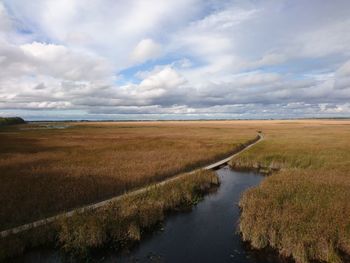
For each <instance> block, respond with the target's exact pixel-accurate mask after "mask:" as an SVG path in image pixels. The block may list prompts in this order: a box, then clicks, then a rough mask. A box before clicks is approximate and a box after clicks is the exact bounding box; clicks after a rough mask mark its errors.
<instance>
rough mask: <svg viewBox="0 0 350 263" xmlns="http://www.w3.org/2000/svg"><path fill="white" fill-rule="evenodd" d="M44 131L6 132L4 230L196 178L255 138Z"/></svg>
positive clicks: (218, 131) (200, 130)
mask: <svg viewBox="0 0 350 263" xmlns="http://www.w3.org/2000/svg"><path fill="white" fill-rule="evenodd" d="M43 125H45V124H43V123H28V124H26V125H25V128H26V129H23V126H16V127H15V126H11V127H9V126H7V127H1V128H0V182H1V183H0V201H1V206H0V230H4V229H7V228H10V227H14V226H17V225H20V224H24V223H28V222H31V221H34V220H37V219H41V218H44V217H48V216H51V215H55V214H57V213H59V212H64V211H67V210H70V209H73V208H75V207H79V206H83V205H86V204H90V203H95V202H98V201H101V200H104V199H107V198H110V197H112V196H115V195H119V194H122V193H124V192H126V191H129V190H131V189H135V188H139V187H142V186H145V185H148V184H150V183H153V182H157V181H161V180H163V179H165V178H167V177H171V176H173V175H175V174H178V173H181V172H186V171H189V170H192V169H194V168H197V167H200V166H202V165H204V164H208V163H210V162H212V161H215V160H217V159H221V158H223V157H226V156H227V155H228V154H230V153H231V152H232V151H233V150H234V149H236V147H238V146H239V145H240V144H241V143H244V142H245V141H247V140H249V139H252V138H254V137H255V135H256V131H255V130H254V129H245V130H241V129H240V127H238V126H236V125H234V124H227V123H223V122H136V123H69V124H62V123H61V124H59V125H60V126H62V125H64V126H69V127H68V128H66V129H42V126H43ZM50 125H51V126H52V125H54V124H50Z"/></svg>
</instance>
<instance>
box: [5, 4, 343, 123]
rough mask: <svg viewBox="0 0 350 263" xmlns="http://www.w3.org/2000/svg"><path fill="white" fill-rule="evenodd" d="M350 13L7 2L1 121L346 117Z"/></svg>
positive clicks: (291, 7) (284, 7) (325, 7)
mask: <svg viewBox="0 0 350 263" xmlns="http://www.w3.org/2000/svg"><path fill="white" fill-rule="evenodd" d="M349 9H350V3H349V2H348V1H345V0H339V1H336V2H332V3H328V2H322V3H320V2H319V1H316V0H310V1H302V0H296V1H293V2H290V1H286V0H283V1H278V2H276V1H222V2H215V1H214V2H213V1H201V0H169V1H161V2H159V1H155V0H150V1H143V0H132V1H127V2H125V1H121V0H117V1H111V0H102V1H80V0H69V1H68V0H63V1H54V0H36V1H31V2H30V3H29V2H28V3H27V2H25V1H23V0H11V1H10V0H3V1H2V2H0V67H1V71H0V109H1V113H3V114H11V113H12V114H17V113H20V114H24V115H25V116H29V117H30V118H40V119H42V118H45V116H49V117H50V118H54V117H55V114H54V113H55V112H59V114H60V116H61V117H60V118H64V116H67V117H69V118H72V117H75V118H83V119H85V118H97V119H98V118H105V117H106V118H107V117H108V118H109V117H111V116H112V117H115V118H124V117H123V116H124V115H125V116H126V115H127V116H128V117H127V118H146V117H145V116H147V115H149V116H153V117H152V118H167V117H171V118H175V117H178V118H181V116H187V117H188V118H190V117H193V118H202V117H205V118H209V117H212V118H215V117H218V118H227V117H230V116H231V117H242V118H249V117H254V118H255V117H259V116H260V117H278V116H281V117H293V116H298V117H302V116H328V115H329V116H335V115H339V116H345V115H350V109H349V103H348V101H349V100H350V62H349V61H350V47H349V45H347V43H349V42H350V33H349V31H348V30H347V29H348V28H349V26H350V20H349V16H348V10H349ZM295 17H297V18H298V19H295ZM43 109H46V111H44V110H43ZM39 110H40V111H39ZM187 117H186V118H187ZM125 118H126V117H125Z"/></svg>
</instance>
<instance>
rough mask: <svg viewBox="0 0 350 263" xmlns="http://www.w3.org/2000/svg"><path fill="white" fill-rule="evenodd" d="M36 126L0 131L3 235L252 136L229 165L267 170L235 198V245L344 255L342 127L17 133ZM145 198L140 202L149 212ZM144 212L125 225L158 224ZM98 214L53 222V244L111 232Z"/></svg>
mask: <svg viewBox="0 0 350 263" xmlns="http://www.w3.org/2000/svg"><path fill="white" fill-rule="evenodd" d="M36 125H38V124H30V125H29V126H28V125H25V126H16V127H6V128H2V129H0V143H1V144H0V145H1V155H0V156H1V157H0V171H1V173H0V175H1V182H2V183H1V185H0V188H1V189H0V200H1V203H2V204H5V205H4V206H3V207H2V208H1V213H0V215H1V226H2V228H5V226H11V225H16V224H17V223H21V222H25V221H28V220H31V219H35V218H39V217H42V216H46V215H49V214H52V213H55V212H57V211H63V210H66V209H68V208H71V207H76V206H79V205H82V204H87V203H90V202H94V201H96V200H100V199H104V198H107V197H110V196H112V195H115V194H119V193H122V192H123V191H125V190H127V189H131V188H135V187H139V186H143V185H147V184H149V183H150V182H154V181H160V180H162V179H164V178H166V177H169V176H171V175H174V174H176V173H179V172H183V171H186V170H189V169H192V168H194V167H198V166H199V165H202V164H204V163H208V162H210V161H211V160H215V159H220V158H221V157H223V156H224V155H227V153H229V152H230V151H231V150H232V149H234V148H235V147H237V145H238V144H240V143H243V142H245V141H247V140H250V139H253V138H254V137H255V136H256V132H257V131H258V130H261V131H262V132H263V134H264V141H262V142H260V143H258V144H257V145H255V146H254V147H252V148H251V149H249V150H248V151H246V152H244V153H242V154H240V155H239V156H237V157H236V158H235V159H234V160H233V161H231V163H230V164H231V165H232V166H234V167H235V168H240V169H245V168H247V169H252V168H254V169H257V170H260V171H274V172H273V173H272V175H271V176H268V177H266V178H265V179H264V180H263V182H262V183H261V185H259V186H257V187H254V188H252V189H250V190H248V191H247V192H246V193H244V194H243V196H242V198H241V202H240V206H241V208H242V215H241V221H240V231H241V232H242V236H243V239H244V240H246V241H250V242H251V244H252V245H253V247H256V248H263V247H265V246H272V247H274V248H276V249H277V250H279V252H280V253H281V254H283V255H285V256H292V257H293V258H294V259H295V260H296V261H297V262H310V261H311V260H319V261H325V262H341V260H342V257H343V256H344V254H348V255H350V202H349V200H350V121H349V120H294V121H198V122H140V123H139V122H135V123H68V124H65V125H71V127H69V128H68V129H61V130H58V129H42V130H38V129H33V130H30V129H26V130H20V128H21V127H26V128H29V127H31V126H33V127H34V128H35V127H36ZM60 125H61V124H60ZM199 182H200V181H198V183H199ZM190 185H191V187H190V188H189V189H190V190H188V191H187V192H191V191H192V190H191V189H193V187H194V185H193V184H190ZM173 188H174V191H175V192H174V193H185V192H186V191H182V190H181V187H180V185H178V186H176V187H175V186H174V187H173ZM176 189H177V190H179V189H180V190H179V192H177V190H176ZM167 191H168V190H167ZM167 191H166V193H167ZM175 195H176V196H178V195H177V194H175ZM152 196H153V195H151V196H148V197H147V198H142V199H141V201H142V202H145V201H147V200H148V201H149V202H150V203H149V202H148V201H147V202H146V204H148V206H150V207H153V205H152V204H153V203H154V202H155V201H154V199H152V198H153V197H152ZM155 196H157V199H161V200H163V199H164V198H165V196H166V195H164V192H163V194H162V195H155ZM175 200H177V201H179V200H181V199H179V200H178V199H176V198H175ZM189 200H191V198H190V199H189ZM132 202H136V201H135V200H131V203H132ZM131 203H128V204H129V205H130V207H131ZM136 203H137V202H136ZM180 203H181V202H180ZM120 205H123V204H120ZM146 206H147V205H146ZM117 207H119V206H117ZM165 207H167V206H165ZM153 208H154V207H153ZM153 208H152V209H149V210H147V209H146V210H147V211H144V213H141V214H135V213H131V214H132V216H131V217H130V218H134V219H135V218H137V219H135V220H139V221H138V222H141V221H142V220H143V219H142V220H141V221H140V218H143V216H146V219H145V220H146V221H147V220H151V221H152V219H150V218H149V217H148V213H153V212H154V213H156V214H157V215H158V216H155V217H153V216H152V217H151V218H161V217H162V213H160V212H159V211H163V210H159V209H153ZM155 208H157V206H155ZM118 209H119V208H118ZM107 211H108V212H103V213H102V216H96V214H91V215H90V214H88V215H86V216H83V217H77V218H73V221H63V222H61V225H60V226H61V229H60V232H59V237H60V241H61V242H62V245H63V246H64V247H66V248H67V249H72V248H73V249H78V250H79V249H81V250H84V249H85V248H89V247H94V246H95V245H99V244H100V243H101V242H102V241H103V240H105V238H106V235H110V233H113V231H112V230H110V229H109V226H110V224H109V223H108V222H115V221H113V220H114V219H113V220H112V218H114V216H112V217H111V216H110V215H111V214H110V213H112V215H113V213H114V212H113V211H116V210H114V209H111V210H107ZM118 211H120V210H118ZM130 211H132V209H131V210H130ZM135 211H136V210H135ZM135 211H134V212H135ZM157 211H158V212H159V214H158V212H157ZM106 213H107V214H106ZM99 218H100V219H99ZM101 218H102V219H103V220H102V221H100V220H101ZM119 219H121V218H120V217H116V219H115V220H119ZM134 219H133V220H134ZM105 220H107V221H105ZM111 220H112V221H111ZM133 220H131V221H130V222H133ZM65 222H66V223H65ZM142 222H143V221H142ZM112 225H116V224H115V223H113V224H112ZM140 225H143V223H140ZM70 226H74V229H78V230H79V229H80V230H84V229H85V230H84V231H80V230H79V231H78V232H75V231H73V230H74V229H72V228H70ZM106 229H107V230H108V231H107V230H106ZM125 229H128V231H126V232H118V231H119V230H118V229H117V230H116V231H117V232H115V236H116V237H118V233H119V234H120V236H119V237H123V236H125V235H126V236H127V238H130V239H138V237H139V230H138V228H137V227H135V225H131V226H128V227H126V228H125ZM111 231H112V232H111ZM83 232H84V233H85V234H86V235H83V236H81V235H80V234H81V233H83ZM106 233H107V234H106ZM108 233H109V234H108ZM133 235H135V236H133ZM107 239H108V238H107ZM122 239H123V238H122ZM117 240H119V241H120V238H119V239H118V238H117ZM81 241H82V243H81Z"/></svg>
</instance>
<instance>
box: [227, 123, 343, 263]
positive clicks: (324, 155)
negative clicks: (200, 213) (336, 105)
mask: <svg viewBox="0 0 350 263" xmlns="http://www.w3.org/2000/svg"><path fill="white" fill-rule="evenodd" d="M261 129H262V130H263V131H264V134H265V140H264V141H263V142H261V143H259V144H258V145H256V146H255V147H253V148H252V149H250V150H249V151H248V152H245V153H243V154H241V155H239V156H238V157H237V158H235V159H234V160H233V161H232V162H231V166H233V167H235V168H241V169H246V168H254V169H258V170H262V171H267V172H271V171H275V172H274V173H272V175H271V176H269V177H267V178H266V179H265V180H264V181H263V182H262V184H261V185H260V186H258V187H255V188H253V189H250V190H248V191H247V192H246V193H245V194H244V195H243V196H242V199H241V201H240V206H241V208H242V215H241V221H240V230H241V232H242V236H243V239H244V240H246V241H250V242H251V244H252V245H253V247H255V248H263V247H266V246H272V247H273V248H276V249H278V250H279V251H280V253H281V254H283V255H286V256H292V257H293V258H294V259H295V260H296V261H297V262H310V261H312V260H319V261H325V262H342V257H341V255H342V254H350V203H349V200H350V172H349V171H350V151H349V149H350V122H349V121H309V122H308V121H298V122H275V123H273V122H272V123H269V124H268V125H264V126H261Z"/></svg>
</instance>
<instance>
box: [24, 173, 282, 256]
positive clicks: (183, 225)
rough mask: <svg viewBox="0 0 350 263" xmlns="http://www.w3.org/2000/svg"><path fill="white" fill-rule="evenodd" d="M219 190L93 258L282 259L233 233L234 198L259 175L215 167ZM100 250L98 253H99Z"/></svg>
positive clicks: (236, 211)
mask: <svg viewBox="0 0 350 263" xmlns="http://www.w3.org/2000/svg"><path fill="white" fill-rule="evenodd" d="M217 173H218V175H219V177H220V179H221V186H220V187H219V189H218V191H217V192H215V193H213V194H210V195H208V196H206V197H205V198H204V200H203V201H201V202H200V203H199V204H198V205H197V206H196V207H194V208H193V210H192V211H191V212H188V213H178V214H176V215H173V216H170V217H169V218H167V219H166V221H165V222H164V227H163V228H162V229H161V230H159V231H157V232H155V233H153V234H152V235H150V236H148V237H146V238H145V239H144V240H142V242H141V244H140V245H138V246H137V247H135V248H134V249H133V250H132V251H131V252H130V253H129V254H124V255H116V254H113V252H112V251H109V252H107V251H106V253H101V254H100V256H96V258H94V259H93V260H92V261H93V262H240V263H263V262H283V260H282V259H280V258H279V257H278V256H277V255H275V254H273V253H265V252H258V251H254V250H250V249H249V248H247V245H245V244H243V243H242V241H241V238H240V236H239V234H237V223H238V219H239V213H240V211H239V208H238V205H237V204H238V201H239V198H240V196H241V194H242V192H243V191H244V190H246V189H247V188H249V187H251V186H255V185H257V184H258V183H259V182H260V181H261V180H262V179H263V177H261V176H259V175H257V174H255V173H247V172H236V171H232V170H230V169H229V168H228V167H224V168H221V169H219V170H217ZM102 254H103V255H102ZM17 262H63V259H62V256H61V255H60V253H59V252H55V251H48V250H45V251H44V250H41V251H32V252H30V253H28V254H26V255H25V256H24V257H22V258H21V260H20V261H17Z"/></svg>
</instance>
